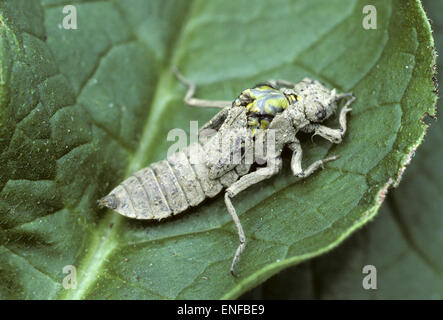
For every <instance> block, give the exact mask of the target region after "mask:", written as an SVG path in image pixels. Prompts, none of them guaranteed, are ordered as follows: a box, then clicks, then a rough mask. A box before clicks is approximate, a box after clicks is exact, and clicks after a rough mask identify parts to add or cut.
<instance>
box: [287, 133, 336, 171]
mask: <svg viewBox="0 0 443 320" xmlns="http://www.w3.org/2000/svg"><path fill="white" fill-rule="evenodd" d="M289 148H290V149H291V150H292V151H293V154H292V159H291V169H292V172H293V173H294V175H295V176H296V177H300V178H306V177H308V176H310V175H311V174H312V173H314V172H315V171H316V170H317V169H318V168H320V167H322V168H324V167H323V165H324V164H325V163H326V162H329V161H334V160H336V159H338V156H332V157H329V158H325V159H322V160H317V161H315V162H314V163H312V164H311V165H310V166H309V167H307V168H306V169H305V170H303V169H302V167H301V159H302V156H303V150H302V148H301V145H300V142H299V141H298V140H296V141H294V142H293V143H291V144H290V145H289Z"/></svg>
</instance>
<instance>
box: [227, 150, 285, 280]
mask: <svg viewBox="0 0 443 320" xmlns="http://www.w3.org/2000/svg"><path fill="white" fill-rule="evenodd" d="M281 166H282V160H281V158H280V157H278V158H275V159H273V160H270V161H268V164H267V166H266V167H265V168H260V169H258V170H257V171H254V172H251V173H249V174H247V175H245V176H243V177H241V178H240V180H238V181H237V182H235V183H234V184H233V185H231V186H230V187H229V188H228V189H227V190H226V193H225V203H226V208H227V209H228V211H229V213H230V214H231V217H232V220H234V223H235V226H236V227H237V232H238V237H239V239H240V245H239V246H238V248H237V251H236V252H235V256H234V259H233V260H232V264H231V274H232V275H233V276H235V277H236V276H237V274H236V273H235V265H236V264H237V263H238V261H239V259H240V255H241V253H242V252H243V250H244V249H245V246H246V237H245V233H244V232H243V228H242V225H241V223H240V219H239V218H238V215H237V212H236V211H235V208H234V206H233V205H232V202H231V199H232V198H233V197H235V196H236V195H237V194H239V193H240V192H241V191H243V190H245V189H247V188H249V187H250V186H252V185H254V184H256V183H259V182H260V181H263V180H265V179H268V178H270V177H272V176H273V175H275V174H276V173H277V172H278V171H280V169H281Z"/></svg>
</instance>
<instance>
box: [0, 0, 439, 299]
mask: <svg viewBox="0 0 443 320" xmlns="http://www.w3.org/2000/svg"><path fill="white" fill-rule="evenodd" d="M371 3H372V4H373V5H375V6H376V8H377V29H375V30H365V29H364V28H363V27H362V20H363V17H364V15H363V13H362V8H363V7H364V6H365V5H366V4H367V1H342V0H336V1H331V0H322V1H320V0H319V1H315V2H314V1H309V2H308V1H289V0H288V1H283V0H282V1H273V2H272V3H271V2H269V1H260V2H256V3H254V5H251V3H250V1H235V2H234V1H232V2H226V1H193V2H190V1H186V2H185V1H178V0H177V1H164V0H158V1H145V0H133V1H130V2H128V1H127V0H120V1H118V0H116V1H100V2H97V1H78V2H77V4H76V5H75V6H76V8H77V15H78V29H77V30H65V29H64V28H63V24H62V21H63V18H64V17H65V15H66V14H63V12H62V9H63V6H64V5H65V4H66V2H65V1H64V0H41V1H40V2H39V1H28V0H13V1H12V0H10V1H3V2H1V3H0V32H1V41H0V62H1V65H0V66H1V67H0V72H1V73H0V75H1V78H0V81H1V82H0V83H1V86H0V90H1V91H0V103H1V105H0V123H1V126H0V161H1V167H0V170H1V171H0V190H1V192H0V227H1V229H0V244H1V246H0V280H1V281H0V283H1V284H0V296H1V297H2V298H9V299H10V298H27V299H36V298H44V299H48V298H49V299H62V298H65V299H71V298H74V299H84V298H89V299H103V298H111V299H118V298H144V299H149V298H152V299H175V298H205V299H207V298H234V297H237V296H239V295H240V294H241V293H243V292H245V291H246V290H248V289H250V288H252V287H253V286H255V285H257V284H259V283H261V282H262V281H264V280H265V279H267V278H269V277H270V276H272V275H273V274H275V273H277V272H278V271H280V270H282V269H284V268H285V267H288V266H290V265H294V264H297V263H299V262H302V261H304V260H306V259H309V258H311V257H314V256H317V255H320V254H322V253H324V252H326V251H327V250H329V249H331V248H333V247H335V246H337V245H338V244H339V243H340V242H341V241H342V240H343V239H345V238H346V237H347V236H348V235H349V234H350V233H351V232H352V231H354V230H356V229H357V228H358V227H360V226H362V225H363V224H364V223H366V222H367V221H369V220H370V219H371V218H372V217H373V216H374V215H375V213H376V211H377V209H378V207H379V206H380V204H381V202H382V200H383V195H384V193H385V191H386V189H387V188H388V187H389V186H390V185H391V184H392V183H394V182H395V181H397V180H398V179H399V177H400V176H401V173H402V171H403V169H404V166H405V164H406V163H407V162H408V161H409V158H410V154H411V153H412V152H413V150H415V149H416V147H417V145H418V144H419V143H420V142H421V140H422V138H423V135H424V132H425V128H426V126H425V125H424V124H423V123H422V122H421V121H420V119H421V118H422V117H423V116H424V115H425V114H426V113H429V114H433V113H434V104H435V100H436V97H435V95H434V93H433V90H434V87H433V83H432V80H431V78H432V76H433V69H432V65H433V63H434V51H433V39H432V36H431V32H430V27H429V24H428V21H427V18H426V16H425V14H424V12H423V10H422V8H421V5H420V3H419V2H418V1H400V0H397V1H382V0H380V1H371ZM175 65H176V66H178V67H179V68H180V69H181V71H182V72H183V73H184V74H185V75H186V76H187V77H188V78H190V79H192V80H193V81H195V82H196V83H197V84H198V86H199V89H198V96H199V97H203V98H207V99H233V98H235V97H236V96H237V95H238V93H239V92H240V91H241V90H242V89H244V88H247V87H250V86H252V85H253V84H255V83H256V82H260V81H264V80H267V79H269V78H283V79H289V80H292V81H299V80H301V79H302V78H303V77H306V76H308V77H312V78H315V79H319V80H322V81H324V82H325V83H326V84H327V85H328V86H330V87H335V88H337V90H338V91H341V92H347V91H353V92H354V94H355V96H356V97H357V101H356V102H355V103H354V104H353V111H352V115H351V118H350V123H349V131H348V132H349V133H348V134H347V136H346V138H345V139H344V141H343V143H342V144H340V145H338V146H331V145H330V144H329V143H327V142H325V141H322V140H320V139H317V138H316V139H315V140H314V141H315V143H312V142H311V141H310V139H309V137H305V138H306V139H304V142H303V148H304V150H305V158H304V165H306V164H309V163H311V162H312V161H314V160H317V159H320V158H323V157H325V156H326V155H328V154H329V155H332V154H340V155H341V158H340V159H339V160H337V161H335V162H333V163H330V164H328V165H327V167H326V169H325V170H323V171H321V172H318V173H316V174H315V175H313V176H312V177H309V178H308V179H306V180H302V181H301V180H299V179H296V178H294V177H292V175H291V173H290V169H289V167H288V162H289V160H290V155H286V157H285V160H286V161H285V162H286V165H285V167H284V170H283V172H282V173H281V174H279V175H278V176H276V177H274V178H272V179H270V180H269V181H267V182H266V183H262V184H260V185H257V186H255V187H253V188H251V189H250V190H247V191H245V192H243V193H242V194H241V195H239V196H238V197H236V198H235V200H234V205H235V206H236V208H237V210H238V212H239V213H240V219H241V221H242V224H243V227H244V229H245V232H246V236H247V238H248V246H247V248H246V250H245V252H244V255H243V256H242V260H241V263H240V264H239V266H238V267H239V268H238V272H239V273H240V274H241V276H240V278H238V279H234V278H233V277H232V276H231V275H230V274H229V265H230V262H231V259H232V257H233V254H234V250H235V248H236V246H237V245H238V239H237V234H236V231H235V227H234V225H233V223H232V221H231V219H230V216H229V214H228V213H227V211H226V209H225V207H224V203H223V199H222V197H217V198H215V199H211V200H209V201H207V202H205V203H204V204H202V205H201V206H200V207H198V208H195V209H192V210H189V211H188V212H187V213H185V214H183V215H181V216H179V217H177V218H174V219H171V220H168V221H165V222H162V223H152V222H140V221H132V220H129V219H126V218H124V217H121V216H119V215H118V214H116V213H114V212H110V211H105V210H99V209H98V208H97V206H96V200H97V199H99V198H100V197H102V196H103V195H105V194H106V193H107V192H109V191H110V190H111V189H112V188H113V187H115V186H116V185H117V184H118V183H119V182H120V181H121V180H123V179H124V178H125V177H127V176H128V175H130V174H131V173H132V172H134V171H135V170H138V169H140V168H142V167H144V166H146V165H148V164H149V163H151V162H153V161H156V160H160V159H162V158H163V157H165V155H166V151H167V149H168V147H169V146H170V145H171V142H168V141H167V140H166V137H167V133H168V131H169V130H171V129H172V128H183V129H185V130H186V131H188V132H189V121H190V120H199V122H200V124H203V122H204V121H207V120H208V119H210V118H211V117H212V116H213V115H214V114H215V112H216V110H211V109H206V110H202V109H192V108H190V107H187V106H185V105H184V104H183V103H182V97H183V94H184V92H185V89H184V88H183V86H182V85H180V83H178V82H177V81H176V79H175V78H174V76H173V75H172V73H171V71H170V69H171V67H172V66H175ZM330 124H331V125H336V123H334V122H331V123H330ZM67 265H73V266H75V267H76V269H77V287H76V289H74V290H73V289H64V288H63V286H62V281H63V278H64V277H65V276H66V274H64V273H63V268H64V267H65V266H67Z"/></svg>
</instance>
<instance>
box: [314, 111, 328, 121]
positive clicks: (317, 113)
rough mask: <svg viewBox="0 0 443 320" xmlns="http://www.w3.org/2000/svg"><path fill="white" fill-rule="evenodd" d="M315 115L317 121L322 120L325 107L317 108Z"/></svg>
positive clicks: (324, 114) (324, 115)
mask: <svg viewBox="0 0 443 320" xmlns="http://www.w3.org/2000/svg"><path fill="white" fill-rule="evenodd" d="M315 117H316V118H317V119H318V120H319V121H322V120H324V119H325V117H326V111H325V109H321V110H318V111H317V112H316V113H315Z"/></svg>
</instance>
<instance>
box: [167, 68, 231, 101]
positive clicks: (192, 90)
mask: <svg viewBox="0 0 443 320" xmlns="http://www.w3.org/2000/svg"><path fill="white" fill-rule="evenodd" d="M172 72H174V74H175V76H176V77H177V79H178V80H180V81H181V82H182V83H183V84H185V85H186V86H187V87H188V91H187V92H186V95H185V98H184V99H183V101H184V102H185V103H186V104H187V105H189V106H191V107H203V108H224V107H226V106H230V105H231V104H232V101H223V100H203V99H197V98H194V94H195V89H196V85H195V83H193V82H191V81H189V80H188V79H186V78H185V77H184V76H183V75H182V74H181V73H180V72H179V71H178V69H177V68H175V67H174V68H172Z"/></svg>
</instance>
